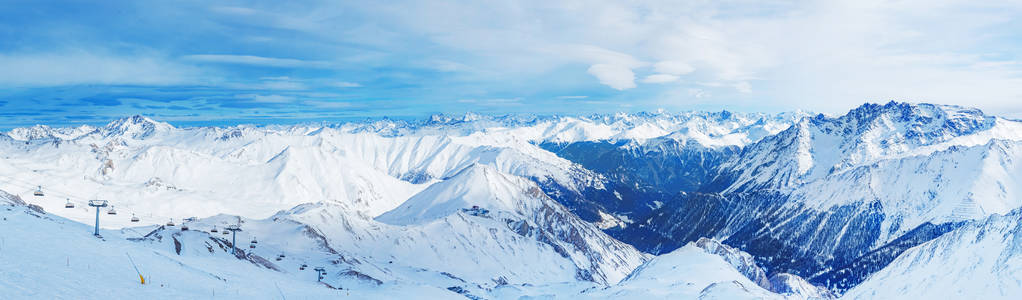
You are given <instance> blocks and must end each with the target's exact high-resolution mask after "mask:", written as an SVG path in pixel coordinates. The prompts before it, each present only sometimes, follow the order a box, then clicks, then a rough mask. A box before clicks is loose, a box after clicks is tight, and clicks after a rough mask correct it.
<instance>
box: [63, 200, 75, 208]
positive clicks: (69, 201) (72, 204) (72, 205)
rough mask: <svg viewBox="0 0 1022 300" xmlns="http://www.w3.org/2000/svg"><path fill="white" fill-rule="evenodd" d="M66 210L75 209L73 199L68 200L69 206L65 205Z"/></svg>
mask: <svg viewBox="0 0 1022 300" xmlns="http://www.w3.org/2000/svg"><path fill="white" fill-rule="evenodd" d="M64 208H75V204H74V203H73V202H71V199H70V198H69V199H67V204H64Z"/></svg>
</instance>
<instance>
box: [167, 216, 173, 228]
mask: <svg viewBox="0 0 1022 300" xmlns="http://www.w3.org/2000/svg"><path fill="white" fill-rule="evenodd" d="M167 226H168V227H174V218H170V221H167Z"/></svg>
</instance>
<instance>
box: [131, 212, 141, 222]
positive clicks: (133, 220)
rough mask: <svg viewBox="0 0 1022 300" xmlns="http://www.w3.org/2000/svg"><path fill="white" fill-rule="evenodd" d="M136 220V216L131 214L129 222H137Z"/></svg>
mask: <svg viewBox="0 0 1022 300" xmlns="http://www.w3.org/2000/svg"><path fill="white" fill-rule="evenodd" d="M138 221H139V220H138V217H136V216H135V214H131V222H132V223H138Z"/></svg>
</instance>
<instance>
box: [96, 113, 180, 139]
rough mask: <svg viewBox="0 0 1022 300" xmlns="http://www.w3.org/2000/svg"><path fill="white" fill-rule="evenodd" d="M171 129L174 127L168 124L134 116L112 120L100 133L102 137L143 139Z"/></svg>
mask: <svg viewBox="0 0 1022 300" xmlns="http://www.w3.org/2000/svg"><path fill="white" fill-rule="evenodd" d="M172 129H174V126H172V125H170V124H168V123H164V122H159V121H155V120H153V119H150V118H149V117H145V116H142V115H134V116H130V117H125V118H120V119H117V120H114V121H112V122H110V123H109V124H107V125H106V126H104V127H103V129H102V131H103V136H106V137H111V136H120V137H130V138H133V139H144V138H147V137H150V136H152V135H153V134H155V133H157V132H160V131H169V130H172Z"/></svg>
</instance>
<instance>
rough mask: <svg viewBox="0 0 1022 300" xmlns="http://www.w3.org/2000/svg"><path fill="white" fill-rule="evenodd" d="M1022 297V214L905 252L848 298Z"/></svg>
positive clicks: (990, 219)
mask: <svg viewBox="0 0 1022 300" xmlns="http://www.w3.org/2000/svg"><path fill="white" fill-rule="evenodd" d="M903 295H913V296H914V297H922V298H929V299H938V298H982V299H1008V298H1013V297H1018V295H1022V213H1020V211H1019V210H1016V211H1014V212H1011V213H1008V214H1005V215H1000V214H997V215H993V216H990V217H988V218H985V219H982V220H976V221H972V222H970V223H969V224H967V225H965V226H962V227H960V228H958V229H955V230H953V231H951V232H948V233H947V234H945V235H942V236H940V237H939V238H936V239H934V240H932V241H929V242H926V243H924V244H922V245H919V246H917V247H915V248H912V249H909V250H908V251H905V253H903V254H902V255H901V256H899V257H898V258H897V259H895V260H894V261H893V262H891V264H890V265H889V266H887V267H886V268H884V269H883V270H880V271H879V272H877V273H875V274H873V275H871V276H869V279H868V280H866V281H865V282H863V283H862V284H860V285H858V286H856V287H855V288H853V289H851V290H850V291H848V293H846V294H845V296H844V298H848V299H884V298H898V297H901V296H903Z"/></svg>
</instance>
